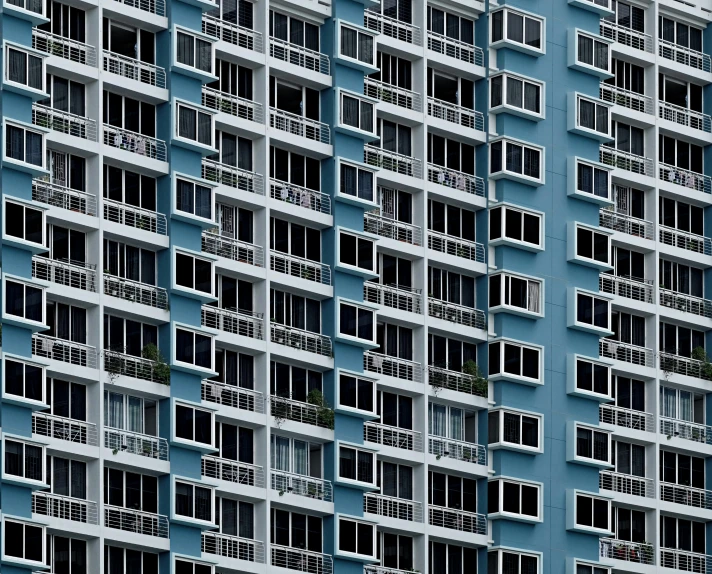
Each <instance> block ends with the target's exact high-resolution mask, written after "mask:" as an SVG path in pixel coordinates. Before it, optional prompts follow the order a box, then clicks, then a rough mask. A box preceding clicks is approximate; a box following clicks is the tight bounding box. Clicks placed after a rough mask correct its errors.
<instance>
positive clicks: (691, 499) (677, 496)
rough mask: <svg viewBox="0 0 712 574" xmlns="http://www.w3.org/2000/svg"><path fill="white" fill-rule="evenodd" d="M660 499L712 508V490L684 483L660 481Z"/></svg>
mask: <svg viewBox="0 0 712 574" xmlns="http://www.w3.org/2000/svg"><path fill="white" fill-rule="evenodd" d="M660 500H663V501H665V502H674V503H675V504H682V505H684V506H690V507H692V508H704V509H705V510H712V490H705V489H704V488H695V487H694V486H687V485H684V484H674V483H670V482H662V481H661V482H660Z"/></svg>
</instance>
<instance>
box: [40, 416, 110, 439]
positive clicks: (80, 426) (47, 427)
mask: <svg viewBox="0 0 712 574" xmlns="http://www.w3.org/2000/svg"><path fill="white" fill-rule="evenodd" d="M32 434H36V435H39V436H46V437H49V438H56V439H59V440H66V441H68V442H75V443H77V444H86V445H89V446H98V445H99V436H98V434H97V431H96V425H95V424H94V423H89V422H86V421H78V420H75V419H69V418H66V417H60V416H57V415H52V414H49V413H41V412H40V413H37V412H35V413H32Z"/></svg>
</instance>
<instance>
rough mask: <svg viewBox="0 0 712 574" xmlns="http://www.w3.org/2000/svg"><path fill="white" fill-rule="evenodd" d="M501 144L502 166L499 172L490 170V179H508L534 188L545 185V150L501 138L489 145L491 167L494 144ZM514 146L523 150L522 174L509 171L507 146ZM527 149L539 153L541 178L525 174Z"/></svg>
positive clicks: (526, 143) (515, 140)
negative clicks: (525, 153)
mask: <svg viewBox="0 0 712 574" xmlns="http://www.w3.org/2000/svg"><path fill="white" fill-rule="evenodd" d="M496 143H500V144H501V147H502V149H501V157H500V166H501V169H500V170H499V171H495V172H493V171H492V170H491V169H490V179H495V180H496V179H501V178H503V177H506V178H508V179H514V180H517V181H521V182H524V183H527V184H529V185H534V186H540V185H544V183H545V171H546V150H545V148H543V147H541V146H539V145H536V144H532V143H529V142H525V141H522V140H518V139H514V138H510V137H499V138H497V139H495V140H493V141H491V142H490V145H489V150H488V151H489V158H488V161H489V166H490V167H491V166H492V157H493V155H492V154H493V153H495V152H494V151H493V144H496ZM508 144H509V145H514V146H517V147H521V148H522V161H521V167H522V172H521V173H519V172H516V171H510V170H508V169H507V145H508ZM525 148H527V149H529V150H532V151H536V152H538V153H539V177H538V178H535V177H532V176H530V175H526V174H525V173H524V149H525Z"/></svg>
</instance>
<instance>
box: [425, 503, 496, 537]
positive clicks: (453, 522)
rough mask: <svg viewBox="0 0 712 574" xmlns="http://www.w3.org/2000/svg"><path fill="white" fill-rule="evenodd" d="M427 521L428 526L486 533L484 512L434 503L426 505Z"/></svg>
mask: <svg viewBox="0 0 712 574" xmlns="http://www.w3.org/2000/svg"><path fill="white" fill-rule="evenodd" d="M428 523H429V524H430V526H439V527H440V528H450V529H452V530H459V531H460V532H469V533H470V534H486V533H487V517H486V516H485V515H484V514H477V513H476V512H468V511H466V510H459V509H457V508H446V507H444V506H436V505H435V504H429V505H428Z"/></svg>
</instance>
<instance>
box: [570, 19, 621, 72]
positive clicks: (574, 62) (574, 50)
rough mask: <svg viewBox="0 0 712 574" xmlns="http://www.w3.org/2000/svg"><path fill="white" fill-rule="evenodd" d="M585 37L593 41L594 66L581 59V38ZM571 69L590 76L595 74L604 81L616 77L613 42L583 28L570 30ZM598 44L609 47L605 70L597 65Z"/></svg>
mask: <svg viewBox="0 0 712 574" xmlns="http://www.w3.org/2000/svg"><path fill="white" fill-rule="evenodd" d="M580 35H581V36H585V37H588V38H590V39H591V40H592V41H593V54H594V56H593V62H594V63H592V64H587V63H586V62H582V61H581V60H580V59H579V36H580ZM568 40H569V63H568V64H569V65H568V67H569V68H574V69H576V70H579V71H581V72H585V73H588V74H593V75H594V76H598V77H600V78H603V79H608V78H612V77H614V76H613V74H612V73H611V61H612V58H613V50H612V45H613V43H614V42H613V40H609V39H608V38H605V37H603V36H601V35H599V34H595V33H593V32H589V31H587V30H582V29H581V28H571V29H569V38H568ZM596 42H600V43H603V44H607V45H608V49H607V52H608V55H607V58H608V61H607V64H606V69H605V70H604V69H603V68H598V67H596V65H595V61H596V56H595V51H596Z"/></svg>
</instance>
